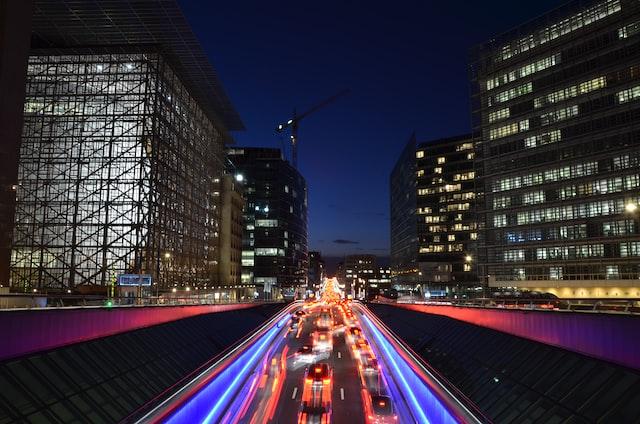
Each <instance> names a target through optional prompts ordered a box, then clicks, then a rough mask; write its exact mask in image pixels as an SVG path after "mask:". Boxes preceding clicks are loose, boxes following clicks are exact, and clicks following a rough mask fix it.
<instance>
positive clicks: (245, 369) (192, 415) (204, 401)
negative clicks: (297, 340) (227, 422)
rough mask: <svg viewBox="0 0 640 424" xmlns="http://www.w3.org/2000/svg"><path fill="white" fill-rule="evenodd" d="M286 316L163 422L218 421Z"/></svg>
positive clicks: (276, 333)
mask: <svg viewBox="0 0 640 424" xmlns="http://www.w3.org/2000/svg"><path fill="white" fill-rule="evenodd" d="M288 319H289V314H285V316H284V317H283V318H282V319H281V320H280V321H278V322H277V324H274V325H273V326H272V327H271V328H270V329H269V330H268V331H267V332H266V333H265V334H263V335H262V336H261V337H260V338H258V339H257V340H255V341H254V342H253V343H252V344H251V345H250V346H248V347H247V348H245V350H244V351H243V352H242V353H241V354H240V355H239V356H238V357H237V358H236V359H235V360H234V361H233V362H232V363H231V364H229V365H228V366H227V367H226V368H225V369H224V370H223V371H222V372H221V373H220V374H219V375H218V376H216V377H215V378H214V379H213V380H212V381H210V382H209V383H208V384H207V385H206V386H204V387H203V388H202V389H201V390H199V391H198V392H197V393H195V394H194V395H193V396H192V397H191V398H190V399H189V400H188V401H187V402H185V403H184V404H183V405H181V406H180V407H179V409H178V410H176V412H174V413H173V414H172V415H171V416H170V417H169V418H168V419H167V420H166V422H167V423H193V422H199V423H212V422H219V421H220V419H221V418H222V415H223V414H224V412H225V411H226V409H227V408H228V406H229V405H230V404H231V403H233V401H234V396H233V395H234V394H235V393H237V391H238V390H239V389H240V388H241V386H242V384H244V383H245V382H246V379H247V376H248V375H249V374H250V371H251V370H252V369H253V368H254V367H256V366H257V365H258V364H259V362H260V359H261V358H262V355H263V354H264V351H265V350H266V348H267V347H268V346H269V345H270V344H271V343H272V342H273V340H274V339H275V337H276V336H277V335H278V334H279V333H280V331H281V327H282V326H283V325H284V324H285V323H286V321H287V320H288ZM248 383H249V384H250V383H251V381H250V380H249V381H248Z"/></svg>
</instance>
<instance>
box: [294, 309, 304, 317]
mask: <svg viewBox="0 0 640 424" xmlns="http://www.w3.org/2000/svg"><path fill="white" fill-rule="evenodd" d="M294 315H296V316H298V317H302V316H304V315H307V313H306V312H305V311H304V310H302V309H298V310H297V311H295V313H294Z"/></svg>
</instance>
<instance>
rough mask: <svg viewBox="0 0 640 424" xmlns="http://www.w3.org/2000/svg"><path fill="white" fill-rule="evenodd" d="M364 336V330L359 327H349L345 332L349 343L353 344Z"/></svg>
mask: <svg viewBox="0 0 640 424" xmlns="http://www.w3.org/2000/svg"><path fill="white" fill-rule="evenodd" d="M361 336H362V330H360V328H359V327H355V326H351V327H349V328H348V329H347V331H346V333H345V337H346V339H347V343H349V344H353V343H355V342H356V340H357V339H359V338H360V337H361Z"/></svg>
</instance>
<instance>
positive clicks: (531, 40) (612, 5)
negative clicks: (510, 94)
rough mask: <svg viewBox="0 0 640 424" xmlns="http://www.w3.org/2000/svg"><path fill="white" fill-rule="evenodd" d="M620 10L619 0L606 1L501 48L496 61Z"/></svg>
mask: <svg viewBox="0 0 640 424" xmlns="http://www.w3.org/2000/svg"><path fill="white" fill-rule="evenodd" d="M620 10H622V7H621V5H620V0H607V1H604V2H602V3H599V4H596V5H595V6H592V7H589V8H587V9H584V10H582V11H581V12H578V13H576V14H575V15H572V16H570V17H568V18H566V19H563V20H562V21H560V22H557V23H555V24H553V25H549V26H548V27H546V28H542V29H540V30H537V31H536V32H534V33H533V34H530V35H528V36H526V37H524V38H521V39H519V40H516V41H514V42H512V43H509V44H507V45H505V46H503V47H502V49H501V54H500V56H498V57H497V58H496V60H506V59H509V58H511V57H513V56H515V55H517V54H520V53H523V52H526V51H528V50H530V49H532V48H534V47H537V46H539V45H542V44H545V43H548V42H549V41H552V40H555V39H556V38H559V37H562V36H563V35H566V34H569V33H571V32H573V31H575V30H578V29H580V28H582V27H584V26H587V25H590V24H592V23H594V22H597V21H599V20H600V19H604V18H606V17H607V16H609V15H612V14H614V13H616V12H619V11H620Z"/></svg>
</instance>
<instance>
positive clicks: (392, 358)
mask: <svg viewBox="0 0 640 424" xmlns="http://www.w3.org/2000/svg"><path fill="white" fill-rule="evenodd" d="M361 316H362V318H363V321H364V323H365V324H366V326H367V328H368V329H369V330H370V333H371V335H372V336H373V338H374V339H375V341H376V344H377V345H378V346H379V347H380V348H381V349H382V350H383V351H384V355H383V356H384V358H385V359H386V360H387V362H388V363H389V364H390V365H391V367H392V369H391V370H390V371H392V373H391V375H390V377H391V378H392V379H393V381H394V382H397V383H399V385H400V386H401V387H400V389H401V390H402V394H403V395H404V396H405V398H406V399H408V401H409V405H408V406H409V407H410V408H411V409H412V411H411V413H412V414H413V416H414V418H415V419H416V420H417V421H418V422H421V423H442V424H445V423H446V424H449V423H456V422H457V421H456V419H455V418H454V417H453V416H452V415H451V413H450V412H449V411H448V410H447V408H446V407H445V406H444V405H443V404H442V403H441V402H440V401H439V399H438V398H437V397H436V396H435V395H434V394H433V393H432V392H431V390H430V389H429V387H428V386H427V385H426V383H425V382H424V381H422V379H420V377H419V376H418V375H416V373H415V371H414V370H413V369H412V368H411V366H410V365H409V364H408V363H407V362H406V360H405V359H404V358H403V357H401V356H399V355H398V353H397V352H396V350H395V349H394V348H393V346H392V345H391V344H390V343H389V341H388V340H387V339H386V338H385V336H384V335H383V334H382V333H381V332H380V330H378V328H377V327H376V326H375V325H374V324H373V322H372V321H371V320H370V319H369V317H367V316H366V315H365V314H362V315H361Z"/></svg>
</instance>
